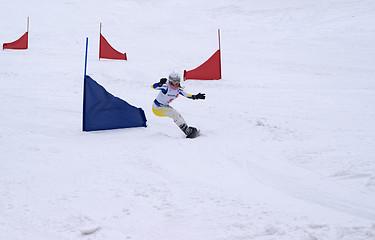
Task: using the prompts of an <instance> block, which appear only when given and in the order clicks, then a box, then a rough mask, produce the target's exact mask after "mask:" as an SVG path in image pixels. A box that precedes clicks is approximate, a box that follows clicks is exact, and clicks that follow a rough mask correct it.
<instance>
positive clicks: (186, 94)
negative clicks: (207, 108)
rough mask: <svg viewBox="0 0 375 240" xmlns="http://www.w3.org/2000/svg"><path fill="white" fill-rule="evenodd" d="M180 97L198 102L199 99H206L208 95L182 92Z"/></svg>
mask: <svg viewBox="0 0 375 240" xmlns="http://www.w3.org/2000/svg"><path fill="white" fill-rule="evenodd" d="M180 95H182V96H184V97H186V98H189V99H193V100H197V99H206V94H204V93H198V94H196V95H192V94H190V93H187V92H185V91H184V90H182V89H181V90H180Z"/></svg>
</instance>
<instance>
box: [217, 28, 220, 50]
mask: <svg viewBox="0 0 375 240" xmlns="http://www.w3.org/2000/svg"><path fill="white" fill-rule="evenodd" d="M217 34H218V36H219V50H220V29H218V30H217Z"/></svg>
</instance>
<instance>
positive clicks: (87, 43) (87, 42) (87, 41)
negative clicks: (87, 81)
mask: <svg viewBox="0 0 375 240" xmlns="http://www.w3.org/2000/svg"><path fill="white" fill-rule="evenodd" d="M88 47H89V38H88V37H87V38H86V54H85V75H84V76H83V78H85V77H86V69H87V48H88Z"/></svg>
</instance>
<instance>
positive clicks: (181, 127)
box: [180, 123, 192, 136]
mask: <svg viewBox="0 0 375 240" xmlns="http://www.w3.org/2000/svg"><path fill="white" fill-rule="evenodd" d="M180 129H181V130H182V131H183V132H184V133H185V134H186V136H188V135H189V134H190V133H191V131H192V130H191V128H190V127H189V126H188V125H186V124H185V123H184V124H182V125H181V126H180Z"/></svg>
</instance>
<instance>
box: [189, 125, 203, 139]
mask: <svg viewBox="0 0 375 240" xmlns="http://www.w3.org/2000/svg"><path fill="white" fill-rule="evenodd" d="M189 128H191V129H192V131H191V133H190V134H189V135H187V136H186V138H196V137H198V136H199V135H200V131H199V130H198V129H196V128H195V127H189Z"/></svg>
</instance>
